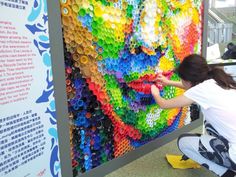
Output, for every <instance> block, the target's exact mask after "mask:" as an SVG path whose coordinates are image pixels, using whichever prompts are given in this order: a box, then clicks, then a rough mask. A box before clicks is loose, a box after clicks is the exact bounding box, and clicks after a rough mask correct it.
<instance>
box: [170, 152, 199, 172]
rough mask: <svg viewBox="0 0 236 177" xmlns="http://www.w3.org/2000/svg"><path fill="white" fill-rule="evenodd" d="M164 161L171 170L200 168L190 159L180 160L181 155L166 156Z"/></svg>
mask: <svg viewBox="0 0 236 177" xmlns="http://www.w3.org/2000/svg"><path fill="white" fill-rule="evenodd" d="M166 159H167V161H168V162H169V163H170V165H171V166H172V167H173V168H176V169H189V168H201V166H200V165H199V164H198V163H196V162H194V161H193V160H191V159H188V160H181V159H182V155H171V154H166Z"/></svg>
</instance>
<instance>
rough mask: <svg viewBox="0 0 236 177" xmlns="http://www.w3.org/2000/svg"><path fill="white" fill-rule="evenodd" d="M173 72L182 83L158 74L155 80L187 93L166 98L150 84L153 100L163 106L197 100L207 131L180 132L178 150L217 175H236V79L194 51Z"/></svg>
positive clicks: (170, 106) (226, 176) (173, 105)
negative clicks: (196, 132)
mask: <svg viewBox="0 0 236 177" xmlns="http://www.w3.org/2000/svg"><path fill="white" fill-rule="evenodd" d="M176 71H177V73H178V74H179V76H180V78H181V82H175V81H171V80H168V79H167V78H165V77H164V76H162V75H161V74H160V75H159V76H158V78H157V83H158V84H160V83H161V84H162V85H163V86H165V85H171V86H176V87H180V88H184V89H185V90H186V92H185V93H184V94H183V95H181V96H178V97H176V98H173V99H170V100H165V99H163V98H162V97H161V96H160V94H159V90H158V88H157V87H156V86H155V85H152V87H151V91H152V95H153V97H154V99H155V101H156V103H157V104H158V105H159V106H160V107H161V108H163V109H168V108H176V107H183V106H188V105H190V104H192V103H194V102H196V103H198V104H199V105H200V107H201V111H202V113H203V115H204V119H205V121H204V123H205V129H206V132H207V134H203V135H201V134H183V135H181V136H180V137H179V139H178V146H179V149H180V150H181V151H182V152H183V153H184V154H185V155H186V156H187V157H188V158H191V159H193V160H194V161H196V162H198V163H199V164H201V165H202V166H204V167H206V168H207V169H209V170H211V171H213V172H214V173H216V174H217V175H218V176H223V177H234V176H236V173H235V171H236V82H235V81H234V80H233V78H232V77H231V76H230V75H228V74H226V73H225V72H224V71H223V70H222V69H219V68H212V69H211V68H210V67H209V66H208V65H207V62H206V60H205V59H204V58H203V57H201V56H199V55H195V54H194V55H190V56H188V57H186V58H185V59H184V60H183V62H182V63H181V64H180V66H179V67H178V68H177V70H176Z"/></svg>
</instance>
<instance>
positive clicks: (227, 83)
mask: <svg viewBox="0 0 236 177" xmlns="http://www.w3.org/2000/svg"><path fill="white" fill-rule="evenodd" d="M208 75H209V78H212V79H214V80H215V81H216V82H217V84H218V85H219V86H220V87H222V88H224V89H236V82H235V81H234V79H233V77H232V76H231V75H229V74H227V73H226V72H225V71H224V70H223V69H221V68H217V67H213V68H210V69H209V71H208Z"/></svg>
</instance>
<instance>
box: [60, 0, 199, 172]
mask: <svg viewBox="0 0 236 177" xmlns="http://www.w3.org/2000/svg"><path fill="white" fill-rule="evenodd" d="M61 12H62V24H63V33H64V42H65V49H66V51H65V53H66V60H65V61H66V62H65V63H66V74H67V92H68V103H69V104H68V105H69V113H70V118H71V119H72V120H73V126H72V129H73V131H74V128H75V127H77V131H79V134H81V130H83V131H84V134H86V135H84V139H85V140H84V144H88V141H91V139H92V140H94V139H96V138H95V137H100V139H101V137H102V136H100V135H101V132H103V130H102V128H101V129H99V130H98V129H97V128H98V127H99V126H101V125H103V124H104V125H105V124H109V126H104V127H105V128H104V127H103V129H104V131H105V132H107V130H109V131H108V132H109V133H108V134H112V136H109V137H108V135H107V134H106V133H104V132H103V134H104V135H103V138H104V140H103V141H101V142H103V143H101V142H100V146H99V148H100V151H101V149H102V148H104V147H105V146H106V145H107V143H108V144H109V143H110V144H111V145H112V150H111V149H110V151H109V150H107V153H106V154H105V155H107V156H109V158H106V160H110V159H112V158H113V157H117V156H120V155H122V154H124V153H125V152H127V151H130V150H131V149H134V148H135V147H138V146H140V145H142V144H145V143H146V142H148V141H150V140H152V139H154V138H157V137H160V136H163V135H165V134H167V133H169V132H172V131H173V130H175V129H177V128H179V127H182V126H183V125H184V121H185V119H186V113H187V108H179V109H168V110H162V109H160V108H159V106H158V105H157V104H155V102H154V100H153V98H152V96H151V91H150V87H151V84H152V83H153V80H154V79H155V77H156V73H157V72H163V74H164V75H165V76H166V77H168V78H169V79H171V80H179V78H178V76H177V75H175V74H174V73H173V69H174V68H175V67H176V66H178V64H179V63H180V62H181V61H182V60H183V58H184V57H185V56H187V55H189V54H192V53H200V51H201V44H202V43H201V42H202V34H201V32H202V23H201V21H202V14H201V13H202V1H201V0H194V1H193V0H182V1H179V0H178V1H177V0H168V1H167V0H144V1H140V0H130V1H125V0H120V1H112V0H108V1H106V0H100V1H95V0H64V1H61ZM158 87H159V89H160V90H161V95H162V96H163V97H164V98H166V99H169V98H173V97H176V96H178V95H180V94H182V93H183V90H181V89H178V88H174V87H170V86H166V87H162V86H160V85H158ZM85 95H87V96H85ZM85 97H86V98H85ZM91 100H93V101H91ZM101 115H102V116H103V117H104V118H103V119H102V121H105V122H106V119H108V120H107V121H110V122H109V123H104V122H102V123H101V122H100V125H98V124H99V123H98V120H99V121H100V119H99V118H100V117H101ZM91 117H94V120H92V121H91V119H90V118H91ZM88 119H89V120H88ZM81 122H82V123H81ZM83 122H87V123H84V124H83ZM105 129H106V130H105ZM86 132H87V133H86ZM89 132H90V133H89ZM72 134H73V133H72ZM88 137H89V140H86V138H88ZM80 138H81V137H80ZM86 141H87V143H86ZM111 141H112V143H111ZM72 144H73V143H72ZM78 146H81V142H80V144H79V145H78ZM93 146H94V144H93V143H92V144H90V146H88V147H87V149H89V150H88V151H89V152H90V153H87V154H92V152H93V149H92V150H91V148H92V147H93ZM83 148H85V146H83V147H82V148H80V151H81V153H80V154H84V153H85V152H84V150H83ZM105 149H107V148H105ZM108 151H109V152H108ZM96 152H97V151H96ZM96 152H94V153H95V154H96ZM109 154H110V155H109ZM111 154H112V155H111ZM105 155H104V156H105ZM80 158H84V156H83V157H82V156H81V157H80ZM99 158H100V157H99ZM104 158H105V157H104ZM97 159H98V158H97ZM97 161H99V160H97ZM91 163H92V162H91ZM100 163H102V162H100ZM97 165H99V163H97V164H96V165H94V164H91V165H90V166H89V165H87V167H84V168H85V171H86V170H89V169H90V168H93V167H95V166H97ZM75 166H76V165H75ZM79 170H80V171H81V169H79ZM82 171H83V170H82Z"/></svg>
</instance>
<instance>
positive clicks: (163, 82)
mask: <svg viewBox="0 0 236 177" xmlns="http://www.w3.org/2000/svg"><path fill="white" fill-rule="evenodd" d="M155 81H156V82H157V83H158V84H161V85H162V86H166V85H169V84H170V80H168V79H167V78H166V77H165V76H163V75H162V74H161V73H158V74H157V78H156V80H155Z"/></svg>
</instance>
